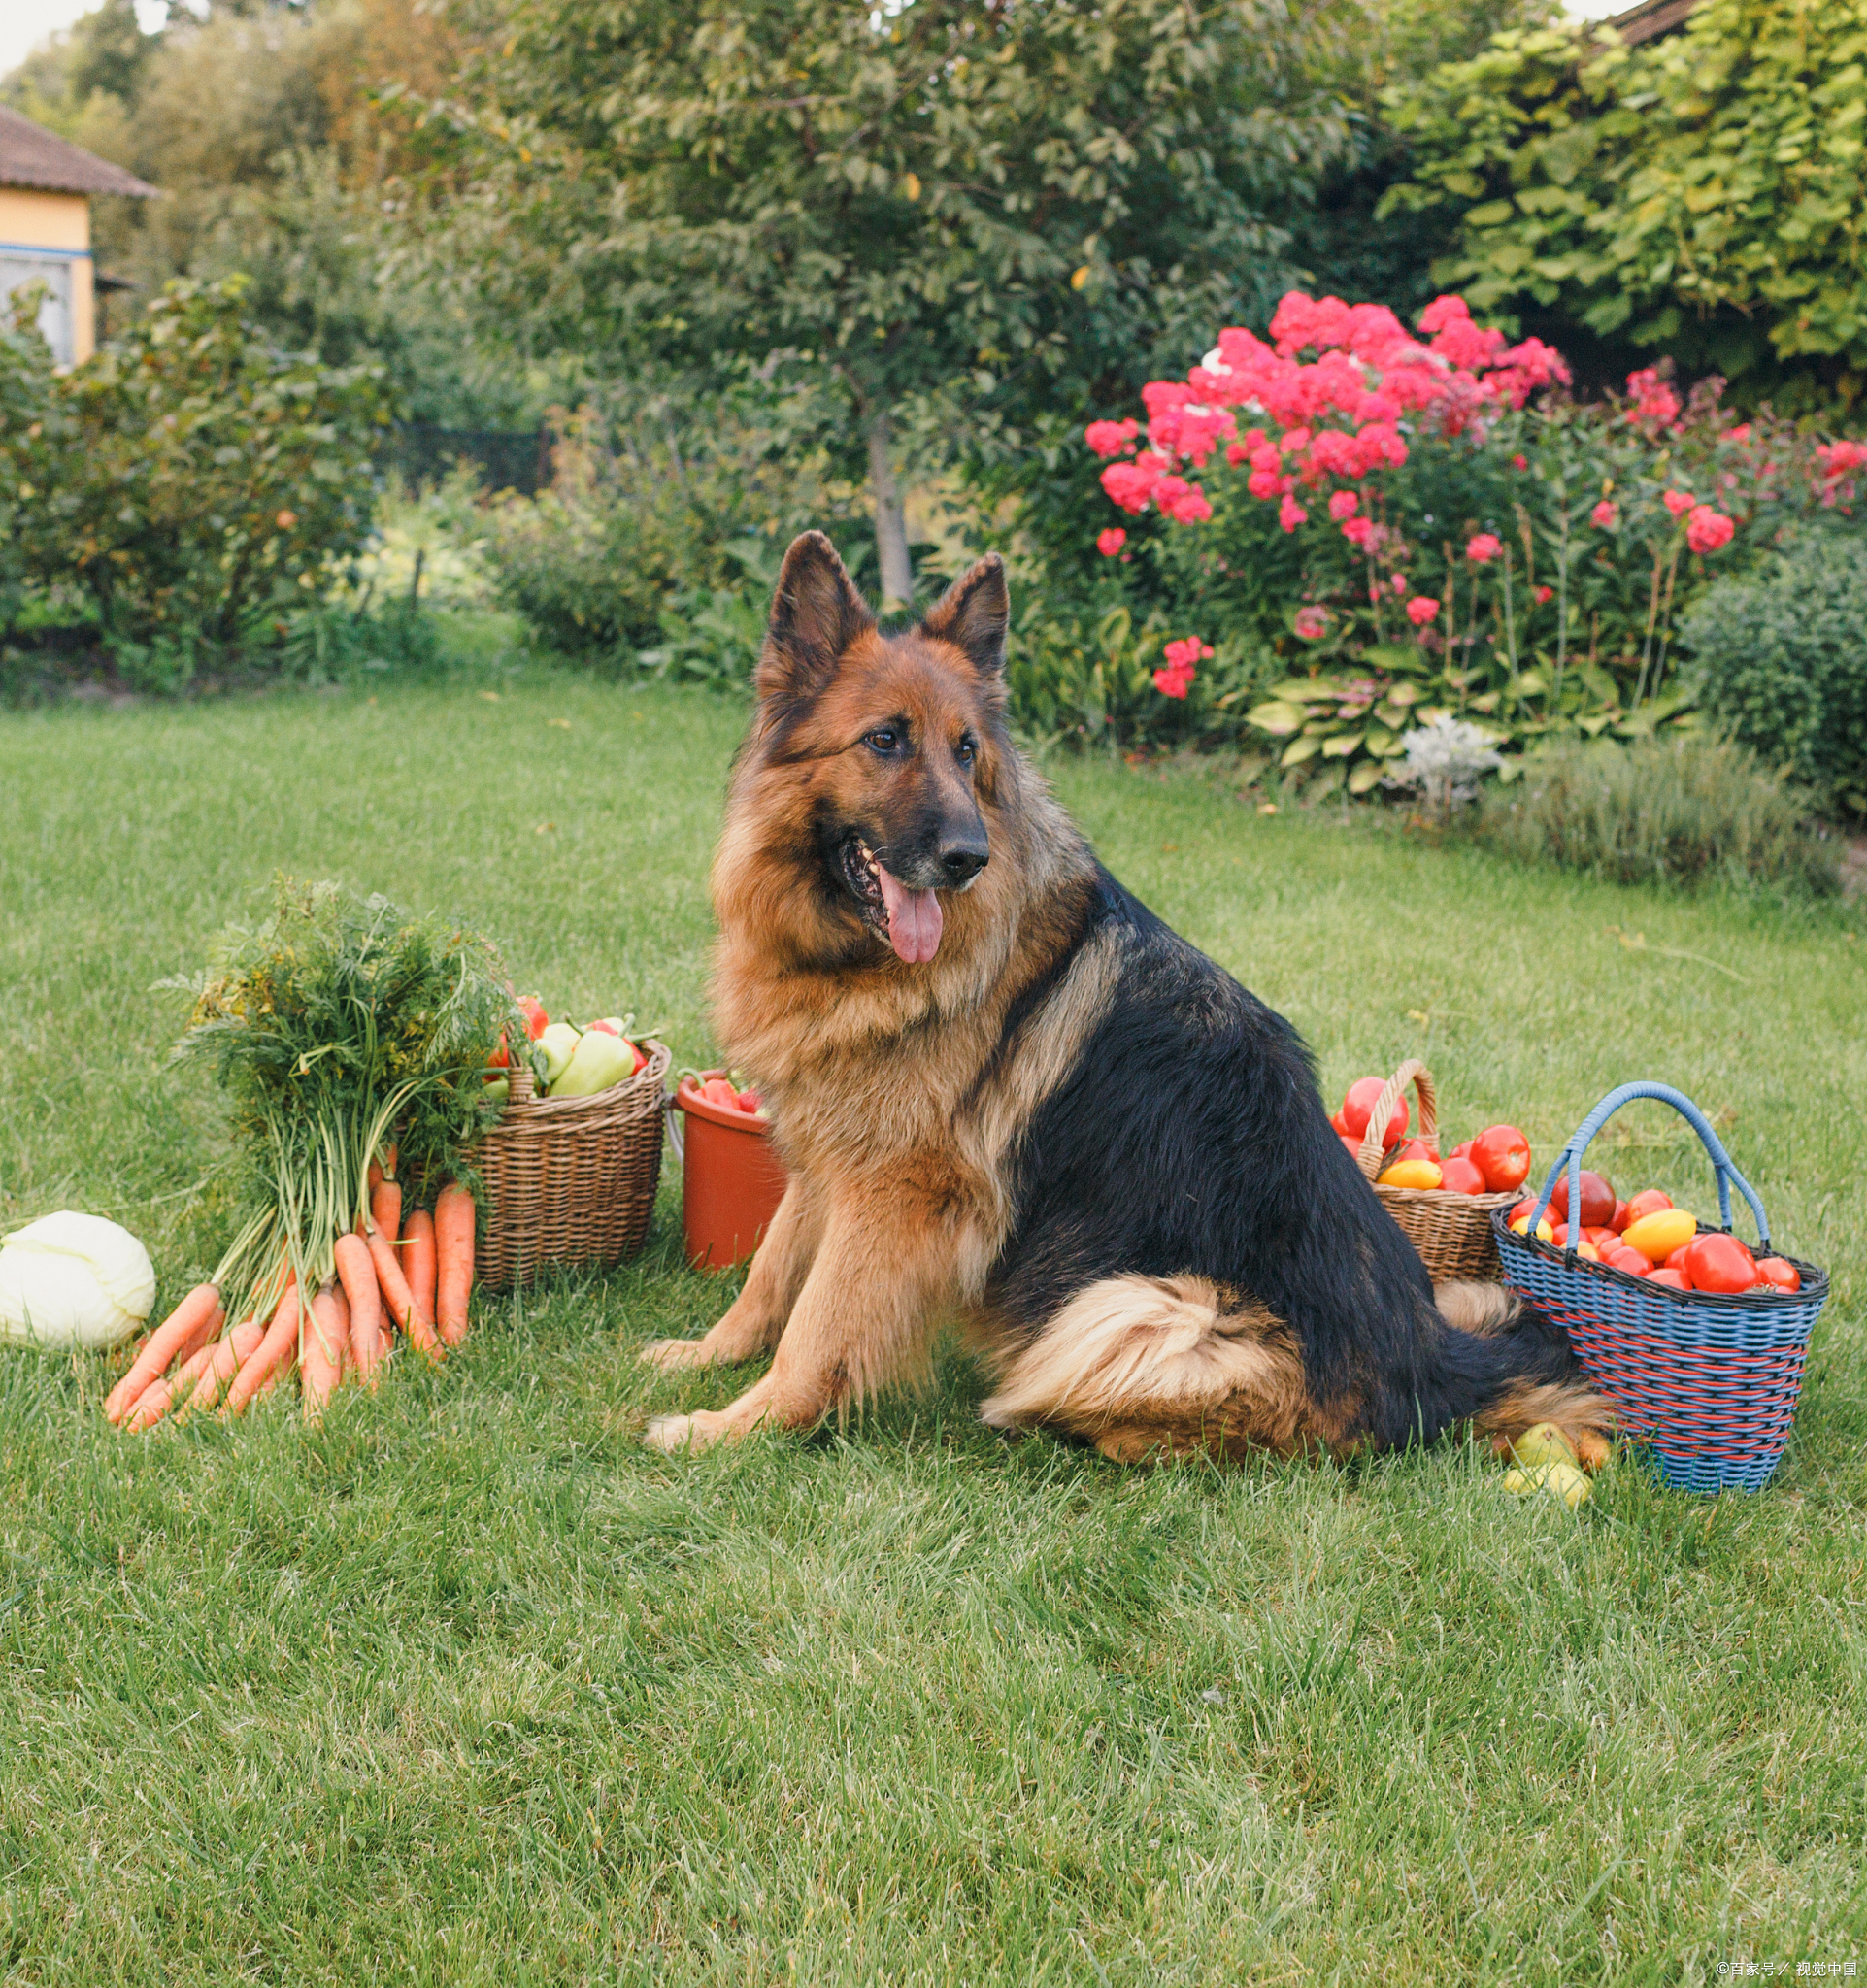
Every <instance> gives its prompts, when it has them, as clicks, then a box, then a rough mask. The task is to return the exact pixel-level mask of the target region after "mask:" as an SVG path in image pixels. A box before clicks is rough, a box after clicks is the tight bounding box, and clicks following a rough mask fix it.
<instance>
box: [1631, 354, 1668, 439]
mask: <svg viewBox="0 0 1867 1988" xmlns="http://www.w3.org/2000/svg"><path fill="white" fill-rule="evenodd" d="M1627 393H1628V397H1629V398H1630V399H1631V400H1632V402H1633V406H1632V407H1631V408H1630V409H1628V411H1627V418H1628V419H1629V420H1630V421H1643V422H1646V423H1647V424H1648V425H1649V426H1650V427H1652V428H1654V429H1659V428H1670V427H1671V426H1672V425H1673V423H1674V422H1675V421H1677V420H1678V419H1679V395H1678V394H1676V393H1675V392H1674V391H1673V389H1672V388H1671V387H1670V386H1667V385H1665V384H1664V383H1663V382H1662V381H1661V380H1660V377H1659V372H1658V369H1657V368H1656V367H1652V366H1648V367H1645V368H1644V369H1643V370H1642V371H1640V372H1638V373H1629V374H1628V376H1627Z"/></svg>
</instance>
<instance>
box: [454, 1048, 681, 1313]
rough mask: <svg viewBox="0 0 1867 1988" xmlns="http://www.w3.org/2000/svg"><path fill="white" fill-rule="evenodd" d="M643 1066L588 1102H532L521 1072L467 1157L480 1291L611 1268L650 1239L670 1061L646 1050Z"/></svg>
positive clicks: (669, 1055) (664, 1051) (670, 1056)
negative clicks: (474, 1193)
mask: <svg viewBox="0 0 1867 1988" xmlns="http://www.w3.org/2000/svg"><path fill="white" fill-rule="evenodd" d="M642 1047H643V1048H644V1049H646V1050H647V1051H648V1055H649V1060H648V1062H646V1063H645V1064H644V1065H643V1066H642V1068H641V1069H640V1070H638V1071H637V1072H636V1074H635V1075H634V1076H633V1077H630V1078H629V1079H628V1081H627V1082H626V1083H618V1084H612V1085H611V1087H610V1088H609V1089H608V1090H606V1091H598V1092H597V1093H596V1095H595V1096H594V1097H589V1098H540V1097H536V1096H534V1095H533V1091H532V1078H531V1073H530V1071H529V1070H527V1069H526V1068H525V1067H524V1066H523V1064H520V1065H518V1066H517V1068H515V1069H514V1071H513V1074H512V1100H511V1102H510V1103H509V1104H508V1105H507V1107H506V1114H505V1116H504V1117H503V1118H501V1119H500V1121H499V1123H498V1124H497V1125H495V1126H494V1127H493V1129H492V1130H491V1131H490V1132H488V1133H487V1134H486V1135H485V1137H484V1138H483V1139H482V1140H481V1142H480V1143H479V1144H478V1145H477V1146H475V1147H474V1148H473V1151H472V1153H471V1155H470V1157H471V1159H472V1161H473V1164H474V1166H475V1167H476V1168H478V1169H479V1172H480V1176H481V1178H482V1179H483V1180H484V1182H485V1183H486V1219H485V1232H484V1240H483V1243H481V1246H480V1252H479V1257H478V1260H477V1263H476V1274H477V1275H478V1276H479V1278H480V1280H481V1282H482V1283H483V1284H485V1285H486V1286H487V1287H488V1288H489V1289H491V1290H495V1291H503V1290H504V1289H506V1287H507V1286H508V1285H509V1284H514V1283H523V1282H525V1281H527V1280H529V1279H530V1278H532V1277H535V1276H537V1275H538V1273H539V1272H540V1271H541V1270H543V1269H545V1267H546V1266H547V1265H549V1264H553V1263H616V1262H618V1261H619V1260H620V1259H621V1258H623V1257H625V1256H633V1255H634V1254H635V1252H636V1251H637V1250H638V1249H640V1248H641V1246H642V1239H643V1238H644V1237H645V1236H646V1235H647V1234H648V1232H649V1216H650V1213H651V1212H652V1211H653V1209H654V1195H655V1188H656V1187H657V1186H658V1184H659V1183H660V1179H661V1127H662V1108H663V1105H664V1104H665V1102H666V1100H665V1098H664V1097H663V1094H662V1089H661V1079H662V1078H663V1077H665V1076H666V1075H667V1072H668V1065H669V1064H670V1063H671V1062H673V1060H674V1052H673V1051H672V1050H671V1049H669V1047H668V1045H667V1044H665V1043H656V1042H650V1041H645V1042H644V1043H643V1044H642Z"/></svg>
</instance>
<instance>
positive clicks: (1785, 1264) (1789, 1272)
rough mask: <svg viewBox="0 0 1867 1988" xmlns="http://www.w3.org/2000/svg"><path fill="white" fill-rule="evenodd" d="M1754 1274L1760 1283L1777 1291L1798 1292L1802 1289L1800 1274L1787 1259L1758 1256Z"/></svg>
mask: <svg viewBox="0 0 1867 1988" xmlns="http://www.w3.org/2000/svg"><path fill="white" fill-rule="evenodd" d="M1756 1274H1757V1276H1758V1277H1759V1279H1761V1281H1762V1282H1764V1283H1766V1284H1769V1285H1771V1286H1773V1287H1774V1288H1775V1289H1777V1290H1779V1291H1799V1290H1801V1288H1802V1273H1801V1272H1800V1271H1799V1270H1797V1268H1796V1267H1795V1265H1794V1264H1793V1263H1791V1262H1790V1261H1789V1260H1788V1258H1787V1257H1784V1256H1759V1257H1758V1258H1757V1266H1756Z"/></svg>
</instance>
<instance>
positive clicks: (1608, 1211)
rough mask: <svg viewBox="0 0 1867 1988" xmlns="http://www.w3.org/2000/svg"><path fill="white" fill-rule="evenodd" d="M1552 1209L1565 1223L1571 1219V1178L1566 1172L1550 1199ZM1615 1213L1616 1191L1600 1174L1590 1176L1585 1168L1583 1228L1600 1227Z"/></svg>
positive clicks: (1583, 1179) (1583, 1181)
mask: <svg viewBox="0 0 1867 1988" xmlns="http://www.w3.org/2000/svg"><path fill="white" fill-rule="evenodd" d="M1550 1209H1551V1210H1552V1211H1553V1212H1554V1213H1555V1214H1557V1215H1559V1216H1560V1217H1561V1218H1562V1219H1563V1220H1564V1221H1565V1222H1566V1221H1567V1220H1568V1219H1569V1176H1568V1174H1567V1173H1566V1172H1565V1173H1564V1174H1563V1176H1562V1178H1561V1179H1560V1180H1558V1181H1557V1182H1556V1187H1555V1192H1554V1193H1553V1194H1552V1195H1550ZM1614 1211H1615V1190H1614V1189H1613V1188H1612V1187H1610V1186H1609V1185H1608V1183H1607V1181H1605V1180H1604V1179H1603V1178H1602V1177H1601V1176H1600V1175H1599V1174H1590V1173H1589V1172H1588V1171H1587V1169H1586V1168H1585V1167H1584V1169H1583V1173H1582V1226H1583V1227H1584V1229H1592V1228H1596V1227H1598V1226H1599V1225H1600V1224H1601V1223H1603V1222H1605V1221H1606V1220H1607V1219H1608V1217H1609V1216H1610V1215H1612V1214H1613V1213H1614Z"/></svg>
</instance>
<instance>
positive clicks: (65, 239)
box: [0, 186, 97, 359]
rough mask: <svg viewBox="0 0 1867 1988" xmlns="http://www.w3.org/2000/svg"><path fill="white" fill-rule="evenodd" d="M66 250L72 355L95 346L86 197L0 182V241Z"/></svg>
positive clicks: (84, 356)
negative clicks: (69, 265)
mask: <svg viewBox="0 0 1867 1988" xmlns="http://www.w3.org/2000/svg"><path fill="white" fill-rule="evenodd" d="M5 242H13V243H16V244H17V245H18V247H20V248H63V249H68V250H70V251H72V254H73V257H74V261H75V267H74V268H73V270H72V283H71V342H72V354H73V357H74V358H78V359H88V358H89V357H90V355H91V353H92V352H94V351H95V350H96V349H97V297H96V292H95V291H94V290H93V288H92V287H91V260H90V202H89V200H88V199H87V198H86V197H85V196H84V195H83V194H82V193H43V192H41V191H39V189H38V188H36V187H30V186H0V243H5Z"/></svg>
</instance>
